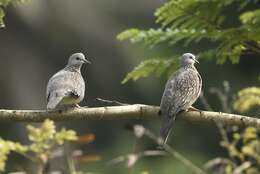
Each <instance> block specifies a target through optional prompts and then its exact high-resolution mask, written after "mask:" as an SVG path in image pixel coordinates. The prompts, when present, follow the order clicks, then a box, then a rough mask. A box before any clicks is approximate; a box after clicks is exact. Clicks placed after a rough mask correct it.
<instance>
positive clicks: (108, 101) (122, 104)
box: [96, 98, 129, 106]
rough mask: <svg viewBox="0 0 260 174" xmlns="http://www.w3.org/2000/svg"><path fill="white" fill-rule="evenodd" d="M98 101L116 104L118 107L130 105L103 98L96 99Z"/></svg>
mask: <svg viewBox="0 0 260 174" xmlns="http://www.w3.org/2000/svg"><path fill="white" fill-rule="evenodd" d="M96 100H97V101H100V102H103V103H109V104H116V105H119V106H126V105H129V104H128V103H121V102H119V101H116V100H106V99H102V98H96Z"/></svg>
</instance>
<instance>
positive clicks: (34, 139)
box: [0, 120, 78, 172]
mask: <svg viewBox="0 0 260 174" xmlns="http://www.w3.org/2000/svg"><path fill="white" fill-rule="evenodd" d="M27 130H28V138H29V140H30V141H31V144H29V145H22V144H20V143H18V142H12V141H6V140H3V139H1V138H0V172H3V171H4V170H5V165H6V160H7V159H8V158H7V156H8V155H9V153H10V152H11V151H13V152H16V153H19V154H21V155H23V156H25V157H27V158H29V159H30V160H32V161H33V162H36V163H37V162H38V161H42V160H44V159H45V158H46V159H48V157H49V156H50V155H51V153H52V151H53V150H54V148H55V147H56V146H57V145H62V144H64V142H65V141H75V140H77V139H78V137H77V135H76V132H75V131H73V130H66V129H65V128H63V129H62V130H61V131H56V128H55V125H54V122H53V121H51V120H45V121H44V122H43V123H42V125H41V127H39V128H36V127H34V126H31V125H28V126H27Z"/></svg>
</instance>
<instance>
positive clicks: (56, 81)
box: [46, 70, 78, 109]
mask: <svg viewBox="0 0 260 174" xmlns="http://www.w3.org/2000/svg"><path fill="white" fill-rule="evenodd" d="M72 79H73V78H72V73H70V72H68V71H64V70H61V71H59V72H58V73H56V74H54V75H53V76H52V77H51V79H50V80H49V82H48V85H47V92H46V97H47V108H49V109H53V108H55V107H56V106H57V105H58V104H59V103H60V101H61V100H62V99H63V98H64V97H65V96H70V95H72V94H75V95H78V94H77V93H76V92H75V87H74V86H75V83H74V81H73V80H72Z"/></svg>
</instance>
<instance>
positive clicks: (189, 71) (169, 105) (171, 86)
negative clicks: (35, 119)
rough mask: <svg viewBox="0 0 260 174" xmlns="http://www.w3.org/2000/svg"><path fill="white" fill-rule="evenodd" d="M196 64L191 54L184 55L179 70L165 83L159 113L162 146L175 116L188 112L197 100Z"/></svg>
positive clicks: (198, 75)
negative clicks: (181, 112)
mask: <svg viewBox="0 0 260 174" xmlns="http://www.w3.org/2000/svg"><path fill="white" fill-rule="evenodd" d="M195 63H198V61H197V60H196V57H195V56H194V55H193V54H191V53H185V54H183V55H182V57H181V60H180V69H179V70H177V71H176V72H175V73H174V74H173V75H172V76H171V77H170V78H169V80H168V81H167V83H166V85H165V89H164V93H163V96H162V98H161V104H160V112H159V114H160V115H161V118H162V123H161V129H160V138H161V140H162V144H163V145H164V144H165V143H166V142H167V139H168V136H169V134H170V132H171V129H172V126H173V123H174V121H175V118H176V115H177V114H178V113H179V112H180V111H185V110H188V109H189V108H190V107H192V104H193V103H194V102H195V101H196V100H197V99H198V97H199V96H200V92H201V87H202V79H201V76H200V74H199V73H198V71H197V69H196V68H195V66H194V64H195Z"/></svg>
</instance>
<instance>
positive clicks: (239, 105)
mask: <svg viewBox="0 0 260 174" xmlns="http://www.w3.org/2000/svg"><path fill="white" fill-rule="evenodd" d="M256 106H258V107H259V106H260V88H259V87H248V88H245V89H242V90H241V91H239V93H238V99H237V101H236V102H235V103H234V108H235V110H237V111H239V112H246V111H248V110H249V109H251V108H253V107H256Z"/></svg>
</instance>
